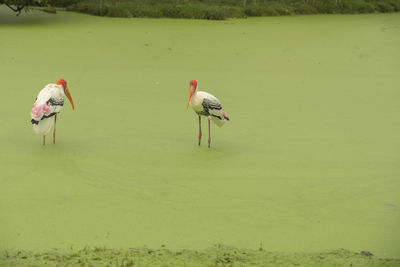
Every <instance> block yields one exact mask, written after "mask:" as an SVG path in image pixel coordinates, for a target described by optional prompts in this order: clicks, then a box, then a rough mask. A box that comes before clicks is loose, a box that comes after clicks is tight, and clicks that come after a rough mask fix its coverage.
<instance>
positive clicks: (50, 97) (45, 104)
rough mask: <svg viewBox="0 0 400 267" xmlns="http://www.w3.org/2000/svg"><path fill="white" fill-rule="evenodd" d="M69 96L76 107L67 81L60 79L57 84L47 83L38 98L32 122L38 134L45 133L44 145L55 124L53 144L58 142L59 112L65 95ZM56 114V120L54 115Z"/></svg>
mask: <svg viewBox="0 0 400 267" xmlns="http://www.w3.org/2000/svg"><path fill="white" fill-rule="evenodd" d="M65 96H67V97H68V99H69V102H71V105H72V109H74V102H73V101H72V97H71V94H70V93H69V90H68V86H67V82H66V81H65V80H64V79H59V80H58V81H57V83H56V84H54V83H50V84H48V85H46V86H45V87H44V88H43V89H42V90H41V91H40V92H39V95H38V96H37V98H36V101H35V103H34V104H33V108H32V112H31V123H32V125H33V130H34V131H35V132H36V133H37V134H39V133H40V134H42V135H43V145H45V143H46V141H45V139H46V134H48V132H49V131H50V130H51V127H53V125H54V131H53V144H55V143H56V121H57V113H60V112H61V109H62V107H63V105H64V97H65ZM53 116H54V120H53V118H52V117H53Z"/></svg>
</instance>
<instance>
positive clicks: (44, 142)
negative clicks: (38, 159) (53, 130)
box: [43, 135, 46, 145]
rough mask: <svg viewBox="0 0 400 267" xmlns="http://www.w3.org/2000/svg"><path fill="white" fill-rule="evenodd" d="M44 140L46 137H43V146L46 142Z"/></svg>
mask: <svg viewBox="0 0 400 267" xmlns="http://www.w3.org/2000/svg"><path fill="white" fill-rule="evenodd" d="M45 139H46V136H45V135H43V145H45V144H46V141H45Z"/></svg>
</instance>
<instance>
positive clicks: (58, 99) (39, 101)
mask: <svg viewBox="0 0 400 267" xmlns="http://www.w3.org/2000/svg"><path fill="white" fill-rule="evenodd" d="M63 104H64V97H63V94H62V91H60V87H59V86H57V85H53V84H49V85H47V86H46V87H45V88H43V89H42V90H41V91H40V92H39V95H38V96H37V98H36V101H35V103H34V104H33V108H32V112H31V122H32V124H38V123H39V121H41V120H42V119H45V118H49V117H52V116H54V115H55V114H57V113H59V112H60V111H61V108H62V106H63Z"/></svg>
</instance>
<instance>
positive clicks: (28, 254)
mask: <svg viewBox="0 0 400 267" xmlns="http://www.w3.org/2000/svg"><path fill="white" fill-rule="evenodd" d="M0 263H1V264H4V266H124V267H127V266H155V265H156V266H161V265H162V266H250V265H251V266H299V265H301V266H311V267H312V266H379V267H382V266H399V264H400V259H381V258H377V257H376V256H374V255H373V254H372V253H370V252H368V251H361V252H358V253H357V252H352V251H349V250H346V249H338V250H332V251H325V252H319V253H302V252H297V253H281V252H268V251H265V250H264V249H263V248H262V247H260V248H259V249H257V250H246V249H236V248H233V247H228V246H223V245H215V246H214V247H213V248H209V249H205V250H187V249H181V250H170V249H166V248H165V246H163V247H161V248H160V249H149V248H130V249H107V248H84V249H82V250H79V251H72V250H71V251H69V252H59V251H57V250H53V251H51V252H32V251H7V250H4V251H0Z"/></svg>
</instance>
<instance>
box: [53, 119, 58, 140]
mask: <svg viewBox="0 0 400 267" xmlns="http://www.w3.org/2000/svg"><path fill="white" fill-rule="evenodd" d="M56 122H57V115H55V116H54V132H53V144H55V143H56Z"/></svg>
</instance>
